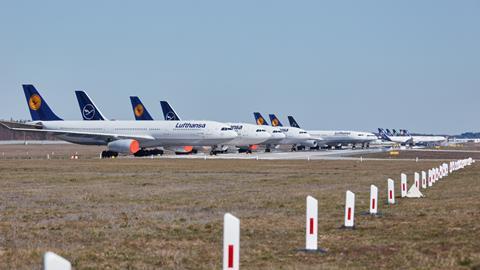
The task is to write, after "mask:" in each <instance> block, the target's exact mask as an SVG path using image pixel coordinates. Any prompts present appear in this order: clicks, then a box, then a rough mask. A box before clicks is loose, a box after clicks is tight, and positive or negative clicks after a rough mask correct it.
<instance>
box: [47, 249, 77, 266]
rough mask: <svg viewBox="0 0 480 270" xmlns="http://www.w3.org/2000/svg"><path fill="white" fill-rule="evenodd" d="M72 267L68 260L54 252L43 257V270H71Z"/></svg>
mask: <svg viewBox="0 0 480 270" xmlns="http://www.w3.org/2000/svg"><path fill="white" fill-rule="evenodd" d="M70 269H72V265H71V264H70V262H69V261H67V260H66V259H64V258H62V257H60V256H58V255H57V254H55V253H53V252H50V251H49V252H47V253H45V254H44V255H43V270H70Z"/></svg>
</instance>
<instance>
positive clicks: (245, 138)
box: [226, 123, 272, 147]
mask: <svg viewBox="0 0 480 270" xmlns="http://www.w3.org/2000/svg"><path fill="white" fill-rule="evenodd" d="M226 125H228V126H230V127H231V128H232V130H233V131H235V132H237V135H238V136H237V138H235V139H233V140H231V141H229V142H228V144H230V145H235V146H244V147H245V146H250V145H257V144H261V143H264V142H266V141H267V140H269V139H270V138H271V137H272V135H271V134H270V133H268V132H267V131H266V129H264V128H263V127H262V126H257V125H252V124H247V123H226Z"/></svg>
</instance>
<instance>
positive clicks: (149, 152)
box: [133, 149, 163, 157]
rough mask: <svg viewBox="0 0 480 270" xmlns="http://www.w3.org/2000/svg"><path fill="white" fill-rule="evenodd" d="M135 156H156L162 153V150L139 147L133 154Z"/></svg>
mask: <svg viewBox="0 0 480 270" xmlns="http://www.w3.org/2000/svg"><path fill="white" fill-rule="evenodd" d="M133 155H134V156H136V157H150V156H158V155H160V156H161V155H163V150H161V149H151V150H147V149H140V150H139V151H138V152H136V153H135V154H133Z"/></svg>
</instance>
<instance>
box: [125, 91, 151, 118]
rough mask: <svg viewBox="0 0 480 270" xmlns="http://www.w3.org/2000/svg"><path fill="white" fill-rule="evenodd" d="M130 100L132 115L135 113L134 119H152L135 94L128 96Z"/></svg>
mask: <svg viewBox="0 0 480 270" xmlns="http://www.w3.org/2000/svg"><path fill="white" fill-rule="evenodd" d="M130 102H131V103H132V109H133V115H135V120H137V121H138V120H147V121H151V120H153V118H152V116H151V115H150V113H148V111H147V109H146V108H145V106H143V103H142V102H141V101H140V99H139V98H138V97H137V96H133V97H130Z"/></svg>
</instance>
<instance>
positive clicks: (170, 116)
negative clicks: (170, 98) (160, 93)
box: [160, 100, 180, 121]
mask: <svg viewBox="0 0 480 270" xmlns="http://www.w3.org/2000/svg"><path fill="white" fill-rule="evenodd" d="M160 105H161V106H162V111H163V117H164V118H165V120H167V121H180V117H178V114H177V113H176V112H175V110H173V108H172V106H170V104H168V102H166V101H164V100H162V101H160Z"/></svg>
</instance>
